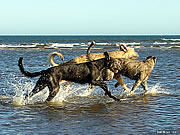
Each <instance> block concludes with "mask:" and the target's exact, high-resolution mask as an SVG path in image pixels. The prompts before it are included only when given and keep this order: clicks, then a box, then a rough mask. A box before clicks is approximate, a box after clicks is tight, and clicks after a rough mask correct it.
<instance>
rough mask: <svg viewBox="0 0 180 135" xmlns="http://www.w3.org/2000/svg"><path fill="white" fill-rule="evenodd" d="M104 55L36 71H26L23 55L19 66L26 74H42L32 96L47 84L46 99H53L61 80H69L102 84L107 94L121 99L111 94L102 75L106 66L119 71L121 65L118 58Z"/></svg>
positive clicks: (29, 75)
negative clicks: (90, 60) (95, 58)
mask: <svg viewBox="0 0 180 135" xmlns="http://www.w3.org/2000/svg"><path fill="white" fill-rule="evenodd" d="M104 55H105V58H102V59H99V60H95V61H92V62H86V63H81V64H72V63H70V64H68V63H64V64H60V65H59V66H56V67H51V68H48V69H47V70H42V71H40V72H34V73H30V72H28V71H25V69H24V67H23V65H22V59H23V58H22V57H20V59H19V62H18V66H19V68H20V70H21V72H22V73H23V74H24V75H25V76H28V77H36V76H40V78H39V80H38V81H37V83H36V86H35V87H34V89H33V90H32V92H30V94H29V96H30V97H32V96H33V95H34V94H36V93H38V92H39V91H41V90H43V89H44V88H45V87H46V86H47V87H48V88H49V96H48V98H47V99H46V101H51V100H52V99H53V98H54V97H55V96H56V94H57V93H58V91H59V88H60V84H59V82H60V81H61V80H67V81H71V82H75V83H80V84H85V83H89V84H91V85H95V86H100V87H101V88H102V89H103V90H104V91H105V95H108V96H109V97H110V98H113V99H114V100H117V101H119V99H117V98H116V97H114V96H112V95H111V92H110V91H109V90H108V86H107V84H106V83H104V81H103V79H102V78H101V77H100V75H101V71H102V70H104V69H105V68H107V69H110V70H112V71H113V72H118V70H117V69H118V68H119V65H118V63H117V60H116V59H113V58H111V57H109V55H108V53H107V52H105V53H104Z"/></svg>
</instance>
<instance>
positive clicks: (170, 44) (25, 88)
mask: <svg viewBox="0 0 180 135" xmlns="http://www.w3.org/2000/svg"><path fill="white" fill-rule="evenodd" d="M92 40H95V41H96V43H97V45H96V46H94V47H93V49H92V51H91V52H94V53H95V52H98V53H99V52H104V51H114V50H116V49H119V44H122V43H123V44H125V45H126V46H128V47H132V48H134V49H135V50H136V51H137V52H138V53H139V58H138V59H139V60H144V59H145V58H146V57H147V56H151V55H152V56H155V57H157V63H156V66H155V68H154V70H153V72H152V73H151V75H150V77H149V80H148V86H149V90H148V93H147V94H146V95H145V96H143V95H142V93H143V90H142V88H141V87H139V88H138V89H137V91H136V93H135V94H136V95H135V96H133V97H128V98H124V99H122V100H121V102H115V101H113V100H112V99H110V98H108V97H107V96H104V92H103V90H102V89H100V88H98V87H96V88H95V89H94V90H92V91H88V90H87V88H88V85H79V84H74V83H73V85H72V86H70V87H68V88H66V89H65V88H63V87H61V88H60V91H59V93H58V95H57V96H56V97H55V98H54V100H53V102H51V103H44V101H45V99H46V98H47V96H48V89H47V88H45V89H44V90H43V91H42V92H40V93H38V94H37V95H35V96H34V97H33V98H31V99H28V100H24V99H23V97H24V94H26V93H28V92H30V91H31V90H32V89H33V87H34V86H35V84H36V81H37V79H38V77H36V78H27V77H24V76H23V75H22V74H21V72H20V71H19V68H18V65H17V62H18V59H19V57H24V61H23V62H24V66H25V69H27V70H29V71H31V72H34V71H40V70H42V69H46V68H49V67H51V66H50V64H49V62H48V55H49V54H50V53H51V52H54V51H58V52H61V53H62V54H63V56H64V57H65V61H68V60H70V59H72V58H74V57H77V56H80V55H83V54H86V49H87V47H88V46H87V44H88V42H90V41H92ZM179 59H180V36H179V35H171V36H164V35H161V36H155V35H154V36H0V63H1V66H0V67H1V68H0V78H1V81H0V133H1V134H12V135H13V134H14V135H16V134H78V135H79V134H98V135H99V134H103V135H104V134H118V135H119V134H122V135H126V134H135V135H139V134H180V62H179V61H180V60H179ZM55 60H56V61H57V62H59V63H61V61H60V60H59V59H58V58H56V59H55ZM123 78H124V81H125V83H126V84H127V86H128V87H129V88H131V87H132V86H133V84H134V81H132V80H130V79H128V78H126V77H123ZM115 83H116V81H115V80H111V81H108V82H107V84H108V86H109V88H110V90H111V91H112V93H113V94H114V95H116V96H117V97H121V95H122V94H123V89H122V88H121V86H119V87H118V88H115V87H114V84H115Z"/></svg>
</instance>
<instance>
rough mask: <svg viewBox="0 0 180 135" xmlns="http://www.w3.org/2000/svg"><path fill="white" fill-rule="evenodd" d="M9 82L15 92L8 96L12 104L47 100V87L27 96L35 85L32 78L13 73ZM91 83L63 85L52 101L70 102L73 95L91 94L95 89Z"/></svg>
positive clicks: (18, 104) (20, 104)
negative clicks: (90, 86) (17, 75)
mask: <svg viewBox="0 0 180 135" xmlns="http://www.w3.org/2000/svg"><path fill="white" fill-rule="evenodd" d="M7 84H8V86H9V87H10V89H11V91H13V93H14V94H8V93H6V95H8V97H10V99H11V100H12V101H11V102H12V105H15V106H22V105H28V104H37V103H42V102H45V100H46V99H47V97H48V95H49V90H48V88H47V87H46V88H45V89H44V90H42V91H40V92H39V93H37V94H35V95H34V96H33V97H31V98H29V97H28V98H26V99H25V95H27V94H29V93H30V92H31V91H32V89H33V88H34V86H35V82H34V81H33V80H32V79H28V78H26V77H21V78H19V77H16V76H15V75H11V76H10V77H8V79H7ZM88 88H89V85H74V84H73V85H72V86H71V85H69V86H66V87H63V86H61V87H60V89H59V92H58V93H57V95H56V96H55V97H54V98H53V100H52V101H51V103H63V102H68V98H71V97H73V96H80V97H84V96H89V95H90V94H91V93H92V91H93V89H91V90H88Z"/></svg>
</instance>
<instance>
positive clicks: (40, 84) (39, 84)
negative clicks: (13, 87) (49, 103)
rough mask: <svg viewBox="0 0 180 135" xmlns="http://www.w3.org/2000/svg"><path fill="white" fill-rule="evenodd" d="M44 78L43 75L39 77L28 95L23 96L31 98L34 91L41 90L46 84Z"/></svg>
mask: <svg viewBox="0 0 180 135" xmlns="http://www.w3.org/2000/svg"><path fill="white" fill-rule="evenodd" d="M45 80H46V78H45V77H40V78H39V80H38V81H37V83H36V86H35V87H34V89H33V90H32V91H31V92H30V93H29V95H26V96H25V98H27V97H30V98H31V97H32V96H33V95H35V94H36V93H38V92H40V91H41V90H43V89H44V88H45V87H46V86H47V83H46V81H45Z"/></svg>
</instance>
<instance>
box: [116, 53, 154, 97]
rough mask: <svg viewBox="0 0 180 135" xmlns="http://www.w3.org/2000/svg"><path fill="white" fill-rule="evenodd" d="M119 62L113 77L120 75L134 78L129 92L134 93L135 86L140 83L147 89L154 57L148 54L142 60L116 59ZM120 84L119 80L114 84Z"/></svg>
mask: <svg viewBox="0 0 180 135" xmlns="http://www.w3.org/2000/svg"><path fill="white" fill-rule="evenodd" d="M117 60H118V61H119V62H118V63H119V67H120V68H119V69H118V73H116V74H115V76H116V77H115V78H118V77H119V76H120V75H123V76H126V77H128V78H130V79H132V80H135V81H136V82H135V84H134V86H133V87H132V89H131V94H134V92H135V90H136V89H137V87H138V86H139V85H140V84H141V85H142V87H143V89H144V90H145V92H147V90H148V86H147V80H148V77H149V75H150V73H151V72H152V70H153V68H154V66H155V64H156V57H153V56H149V57H147V58H146V60H144V61H137V60H131V59H117ZM116 85H117V86H118V85H120V84H119V82H117V84H116Z"/></svg>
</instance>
